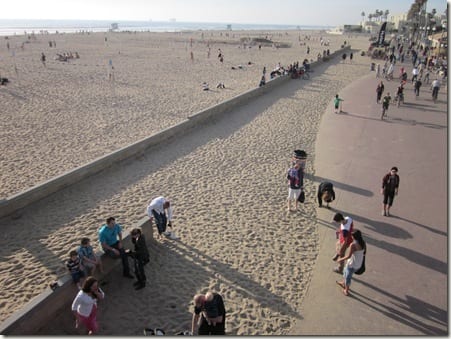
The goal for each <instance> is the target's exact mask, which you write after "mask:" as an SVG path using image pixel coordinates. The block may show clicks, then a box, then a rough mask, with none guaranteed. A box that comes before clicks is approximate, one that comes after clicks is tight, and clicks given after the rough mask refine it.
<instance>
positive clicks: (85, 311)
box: [72, 277, 105, 334]
mask: <svg viewBox="0 0 451 339" xmlns="http://www.w3.org/2000/svg"><path fill="white" fill-rule="evenodd" d="M104 297H105V293H103V291H102V290H101V289H100V287H99V285H98V281H97V279H96V278H94V277H87V278H86V280H85V282H84V283H83V286H82V288H81V290H80V292H78V294H77V296H76V297H75V299H74V301H73V302H72V312H74V315H75V328H77V327H78V324H79V323H82V324H84V325H85V326H86V328H87V329H88V334H94V333H96V332H97V330H98V325H97V300H101V299H103V298H104Z"/></svg>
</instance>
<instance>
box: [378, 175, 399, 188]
mask: <svg viewBox="0 0 451 339" xmlns="http://www.w3.org/2000/svg"><path fill="white" fill-rule="evenodd" d="M390 176H391V174H390V173H387V174H386V175H384V177H383V178H382V188H383V189H384V191H386V192H394V191H395V189H397V188H398V187H399V175H398V174H395V175H394V178H390Z"/></svg>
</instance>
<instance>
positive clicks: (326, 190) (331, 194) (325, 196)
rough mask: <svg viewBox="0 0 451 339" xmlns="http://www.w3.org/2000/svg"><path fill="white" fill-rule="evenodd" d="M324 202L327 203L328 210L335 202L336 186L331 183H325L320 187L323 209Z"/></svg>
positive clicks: (320, 200)
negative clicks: (330, 204)
mask: <svg viewBox="0 0 451 339" xmlns="http://www.w3.org/2000/svg"><path fill="white" fill-rule="evenodd" d="M323 200H324V201H325V202H326V203H327V205H326V207H327V208H329V203H330V202H332V201H333V200H335V191H334V185H332V183H331V182H328V181H324V182H322V183H321V184H319V186H318V205H319V207H323Z"/></svg>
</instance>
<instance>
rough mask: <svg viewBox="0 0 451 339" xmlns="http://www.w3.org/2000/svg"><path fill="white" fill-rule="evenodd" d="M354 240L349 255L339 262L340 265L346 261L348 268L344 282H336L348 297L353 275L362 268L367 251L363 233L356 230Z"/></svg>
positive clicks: (346, 268)
mask: <svg viewBox="0 0 451 339" xmlns="http://www.w3.org/2000/svg"><path fill="white" fill-rule="evenodd" d="M352 238H353V242H352V244H351V247H350V249H349V253H348V255H347V256H345V257H343V258H340V259H338V260H337V262H339V263H340V262H344V261H346V266H345V268H344V271H343V281H336V283H337V284H338V285H340V286H341V287H342V288H343V294H344V295H346V296H348V295H349V286H351V279H352V275H353V274H354V273H355V271H357V270H358V269H359V268H360V267H361V266H362V264H363V258H364V255H365V251H366V244H365V241H364V240H363V238H362V232H360V231H359V230H355V231H354V232H352Z"/></svg>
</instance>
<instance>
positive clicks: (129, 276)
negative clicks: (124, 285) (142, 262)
mask: <svg viewBox="0 0 451 339" xmlns="http://www.w3.org/2000/svg"><path fill="white" fill-rule="evenodd" d="M124 277H125V278H129V279H135V277H134V276H132V275H131V274H130V273H127V274H124Z"/></svg>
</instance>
